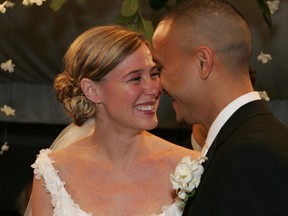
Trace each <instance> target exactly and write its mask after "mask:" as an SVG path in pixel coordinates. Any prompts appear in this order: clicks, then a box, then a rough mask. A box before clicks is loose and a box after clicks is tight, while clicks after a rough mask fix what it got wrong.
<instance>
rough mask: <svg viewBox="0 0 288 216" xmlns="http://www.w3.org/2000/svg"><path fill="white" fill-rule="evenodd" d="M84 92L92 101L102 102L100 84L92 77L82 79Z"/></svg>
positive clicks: (81, 83)
mask: <svg viewBox="0 0 288 216" xmlns="http://www.w3.org/2000/svg"><path fill="white" fill-rule="evenodd" d="M80 85H81V89H82V92H83V94H84V95H85V96H86V97H87V98H88V99H89V100H90V101H92V102H94V103H100V102H101V100H100V97H99V91H100V85H99V84H98V83H96V82H94V81H93V80H91V79H88V78H83V79H82V80H81V81H80Z"/></svg>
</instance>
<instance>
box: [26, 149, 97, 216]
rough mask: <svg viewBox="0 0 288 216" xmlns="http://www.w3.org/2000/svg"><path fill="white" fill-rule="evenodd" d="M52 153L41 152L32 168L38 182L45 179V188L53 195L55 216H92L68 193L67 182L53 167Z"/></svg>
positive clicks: (44, 150) (46, 150)
mask: <svg viewBox="0 0 288 216" xmlns="http://www.w3.org/2000/svg"><path fill="white" fill-rule="evenodd" d="M50 152H51V150H50V149H43V150H41V151H40V154H39V155H38V156H37V160H36V162H35V163H34V164H32V168H34V174H35V178H36V179H37V180H40V179H41V176H43V178H44V182H45V187H46V189H47V191H48V192H49V193H50V195H51V203H52V206H53V208H54V214H53V216H92V213H86V212H84V211H83V210H81V209H80V207H79V205H77V204H76V203H75V202H74V200H73V199H72V198H71V196H70V194H68V192H67V191H66V189H65V187H64V185H65V182H63V181H61V180H60V178H59V176H58V171H57V170H56V169H55V168H54V167H53V165H52V163H54V161H53V160H52V159H51V158H50V157H49V156H48V155H49V153H50Z"/></svg>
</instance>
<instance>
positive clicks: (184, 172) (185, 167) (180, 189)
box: [170, 156, 208, 207]
mask: <svg viewBox="0 0 288 216" xmlns="http://www.w3.org/2000/svg"><path fill="white" fill-rule="evenodd" d="M207 159H208V158H207V157H199V158H198V159H197V160H191V158H190V156H185V157H184V158H183V159H182V160H181V162H180V163H179V164H178V165H177V166H176V168H175V172H174V173H171V174H170V181H171V183H172V188H173V189H174V190H176V194H177V196H178V198H179V200H178V202H179V204H180V206H181V207H184V206H185V204H186V202H187V200H188V198H189V197H192V196H193V195H194V194H195V189H196V188H197V187H198V186H199V184H200V180H201V175H202V174H203V172H204V168H203V166H202V163H203V162H204V161H206V160H207Z"/></svg>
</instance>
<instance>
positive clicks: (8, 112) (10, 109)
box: [0, 104, 15, 116]
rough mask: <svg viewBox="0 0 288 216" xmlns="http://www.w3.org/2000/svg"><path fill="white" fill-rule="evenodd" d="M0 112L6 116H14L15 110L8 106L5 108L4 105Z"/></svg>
mask: <svg viewBox="0 0 288 216" xmlns="http://www.w3.org/2000/svg"><path fill="white" fill-rule="evenodd" d="M0 110H1V111H2V112H4V113H5V115H6V116H10V115H11V116H15V109H13V108H12V107H10V106H7V105H6V104H5V105H4V106H3V107H1V109H0Z"/></svg>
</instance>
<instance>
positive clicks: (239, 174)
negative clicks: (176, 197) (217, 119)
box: [183, 101, 288, 216]
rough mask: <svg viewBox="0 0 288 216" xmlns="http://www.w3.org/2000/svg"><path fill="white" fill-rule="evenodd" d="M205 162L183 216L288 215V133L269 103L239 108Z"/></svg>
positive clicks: (210, 150)
mask: <svg viewBox="0 0 288 216" xmlns="http://www.w3.org/2000/svg"><path fill="white" fill-rule="evenodd" d="M207 157H208V160H207V161H206V162H205V163H204V173H203V175H202V179H201V182H200V185H199V187H198V189H197V190H196V194H195V195H194V196H193V197H191V198H190V199H189V200H188V202H187V204H186V207H185V209H184V213H183V215H184V216H187V215H189V216H204V215H205V216H206V215H207V216H208V215H213V216H220V215H221V216H238V215H239V216H243V215H245V216H247V215H251V216H252V215H253V216H258V215H261V216H263V215H267V216H268V215H269V216H272V215H288V128H287V127H286V126H284V125H283V124H281V123H280V122H279V121H278V120H276V118H275V117H273V115H272V114H271V112H270V111H269V109H268V107H267V104H266V102H265V101H253V102H250V103H248V104H246V105H244V106H243V107H241V108H239V109H238V110H237V111H236V112H235V113H234V114H233V115H232V116H231V117H230V119H229V120H228V121H227V122H226V123H225V124H224V126H223V127H222V128H221V130H220V131H219V134H218V135H217V137H216V138H215V140H214V142H213V143H212V145H211V148H210V149H209V151H208V153H207Z"/></svg>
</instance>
